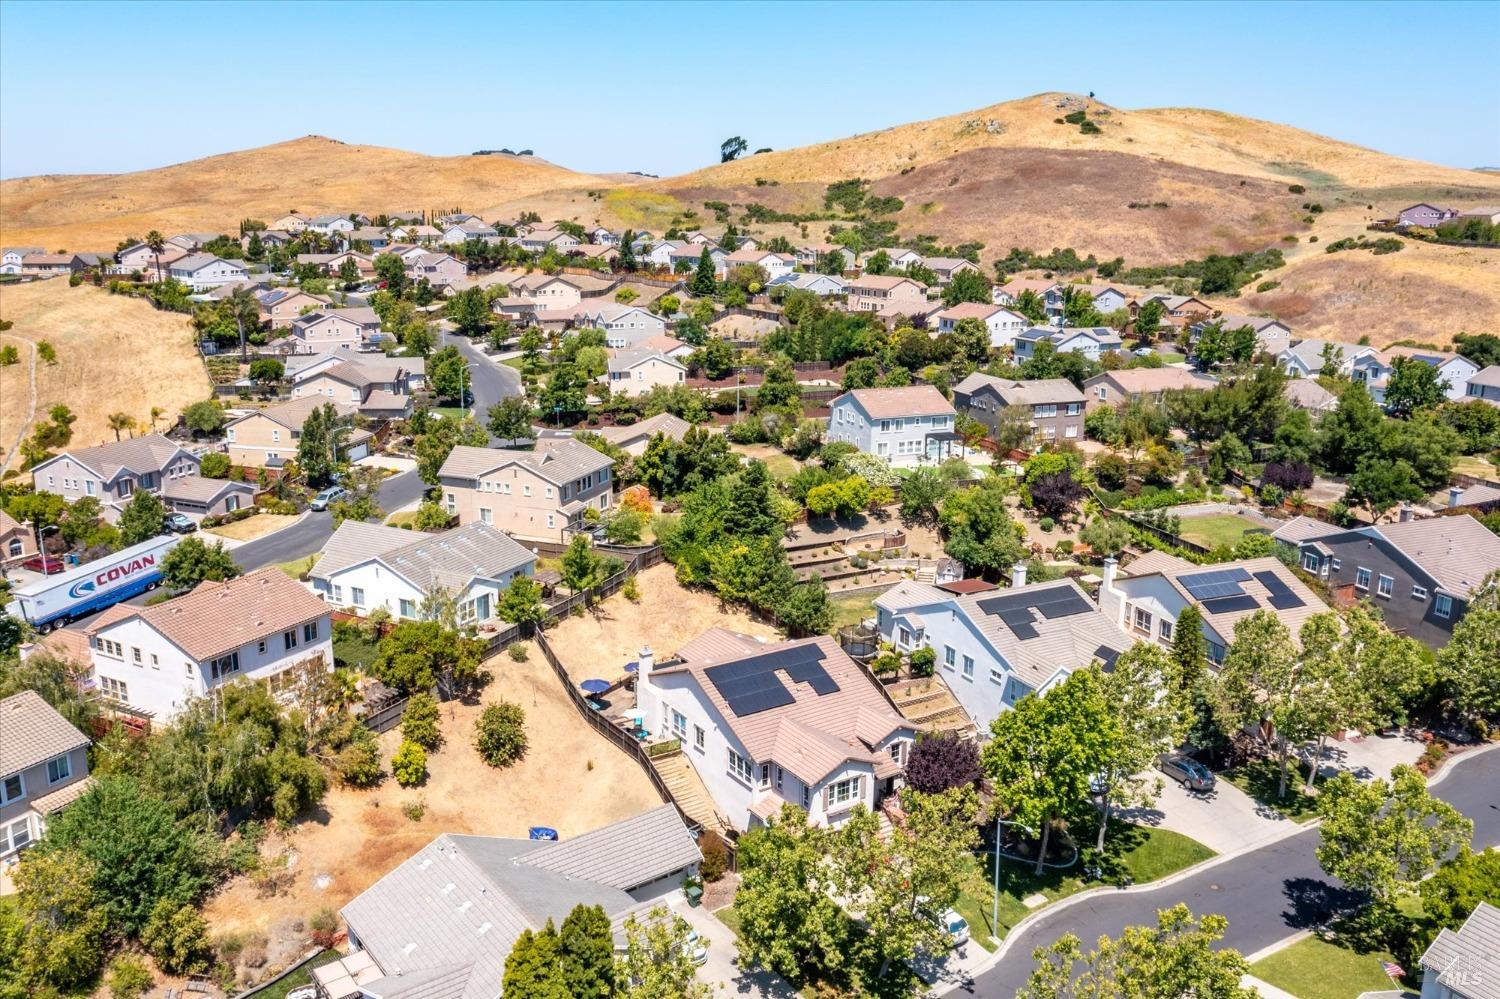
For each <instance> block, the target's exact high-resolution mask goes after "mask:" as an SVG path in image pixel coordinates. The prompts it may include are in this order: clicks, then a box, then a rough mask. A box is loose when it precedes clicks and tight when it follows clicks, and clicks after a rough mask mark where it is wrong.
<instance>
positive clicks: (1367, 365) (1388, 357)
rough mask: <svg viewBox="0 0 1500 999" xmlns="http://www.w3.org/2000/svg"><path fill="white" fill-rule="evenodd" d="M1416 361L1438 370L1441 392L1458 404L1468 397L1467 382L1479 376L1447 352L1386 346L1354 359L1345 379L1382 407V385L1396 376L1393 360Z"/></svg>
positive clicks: (1474, 366)
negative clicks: (1357, 384)
mask: <svg viewBox="0 0 1500 999" xmlns="http://www.w3.org/2000/svg"><path fill="white" fill-rule="evenodd" d="M1398 359H1404V360H1407V361H1420V362H1421V363H1422V364H1425V365H1427V366H1428V367H1431V368H1436V369H1437V371H1438V379H1439V381H1441V382H1443V383H1444V389H1443V392H1444V394H1445V395H1447V397H1448V398H1449V399H1452V400H1453V401H1455V402H1461V401H1463V399H1464V398H1465V397H1466V396H1467V395H1468V394H1469V379H1470V378H1473V377H1474V376H1475V375H1477V374H1479V365H1477V364H1475V363H1474V362H1473V361H1471V360H1469V359H1468V358H1467V357H1464V356H1463V355H1462V354H1455V353H1453V352H1452V351H1447V350H1430V349H1427V348H1425V347H1387V348H1386V349H1385V350H1379V351H1374V352H1372V353H1369V354H1362V355H1360V356H1359V357H1357V358H1355V359H1354V363H1353V365H1352V367H1351V369H1350V372H1349V376H1350V377H1351V378H1353V379H1354V380H1355V381H1360V382H1364V383H1365V388H1367V389H1368V390H1369V392H1370V398H1372V399H1374V400H1375V401H1376V402H1378V403H1380V404H1381V405H1384V404H1385V390H1386V386H1387V385H1389V384H1390V380H1391V376H1392V375H1394V374H1395V373H1396V361H1397V360H1398Z"/></svg>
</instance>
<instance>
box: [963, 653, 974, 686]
mask: <svg viewBox="0 0 1500 999" xmlns="http://www.w3.org/2000/svg"><path fill="white" fill-rule="evenodd" d="M964 679H965V680H968V681H969V682H970V683H973V682H974V657H973V656H964Z"/></svg>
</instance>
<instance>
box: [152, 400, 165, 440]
mask: <svg viewBox="0 0 1500 999" xmlns="http://www.w3.org/2000/svg"><path fill="white" fill-rule="evenodd" d="M166 414H167V411H166V410H165V409H162V408H161V407H160V406H152V407H151V432H152V433H153V434H154V433H156V421H157V420H159V419H161V418H162V417H163V416H165V415H166Z"/></svg>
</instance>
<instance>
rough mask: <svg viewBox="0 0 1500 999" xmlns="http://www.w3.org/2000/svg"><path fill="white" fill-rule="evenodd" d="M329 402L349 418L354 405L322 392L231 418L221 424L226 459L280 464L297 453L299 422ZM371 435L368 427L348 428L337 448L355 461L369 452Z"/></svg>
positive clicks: (246, 463)
mask: <svg viewBox="0 0 1500 999" xmlns="http://www.w3.org/2000/svg"><path fill="white" fill-rule="evenodd" d="M324 405H331V406H333V408H334V411H335V412H337V413H338V415H339V416H340V417H341V418H343V419H346V420H348V419H351V418H352V417H353V416H354V414H355V412H356V411H357V410H356V407H355V406H354V405H353V404H351V403H348V402H330V401H329V400H328V399H326V398H324V397H322V396H316V395H308V396H305V397H303V398H301V399H292V400H290V401H288V402H283V403H279V404H277V405H275V406H267V407H266V408H265V409H258V410H255V411H254V412H250V413H246V414H245V415H244V416H240V417H237V418H235V419H233V420H230V421H229V422H228V423H226V424H225V425H224V442H225V450H226V451H227V452H228V453H229V460H230V461H232V462H234V463H235V464H236V465H242V466H245V467H248V468H281V467H282V466H283V465H285V464H286V463H287V462H288V461H289V460H292V459H294V458H296V457H297V447H298V445H299V443H300V442H301V440H302V424H303V423H305V422H307V418H308V417H309V416H311V415H312V412H313V410H315V409H317V408H318V407H320V406H324ZM373 439H374V435H373V434H371V433H370V432H369V431H368V430H358V429H354V428H350V430H349V432H348V435H347V436H346V437H345V440H344V445H343V447H342V448H341V450H340V454H341V456H342V457H344V458H346V459H348V460H350V461H354V460H357V459H359V458H363V457H364V456H365V455H367V454H369V453H370V441H371V440H373Z"/></svg>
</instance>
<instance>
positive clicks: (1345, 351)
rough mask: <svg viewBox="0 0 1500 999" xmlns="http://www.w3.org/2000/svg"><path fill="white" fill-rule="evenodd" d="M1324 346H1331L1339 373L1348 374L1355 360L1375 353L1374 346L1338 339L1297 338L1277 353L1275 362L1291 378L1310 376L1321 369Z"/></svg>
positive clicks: (1317, 373) (1318, 372)
mask: <svg viewBox="0 0 1500 999" xmlns="http://www.w3.org/2000/svg"><path fill="white" fill-rule="evenodd" d="M1325 348H1331V349H1332V351H1333V356H1335V357H1337V358H1338V359H1339V366H1338V371H1337V372H1334V373H1335V374H1340V375H1348V374H1349V373H1350V372H1351V371H1352V370H1353V369H1354V362H1355V361H1357V360H1359V359H1360V358H1361V357H1364V356H1365V355H1366V354H1373V353H1375V348H1374V347H1363V346H1360V345H1359V344H1353V343H1341V342H1340V341H1338V340H1299V341H1297V342H1296V343H1294V344H1292V345H1291V346H1290V347H1287V348H1286V349H1284V350H1282V352H1281V353H1279V354H1277V355H1276V363H1277V364H1279V365H1281V367H1282V368H1283V369H1284V370H1285V371H1286V373H1287V374H1289V375H1291V376H1292V377H1293V378H1312V377H1314V376H1315V375H1319V374H1321V373H1322V371H1323V352H1324V349H1325Z"/></svg>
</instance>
